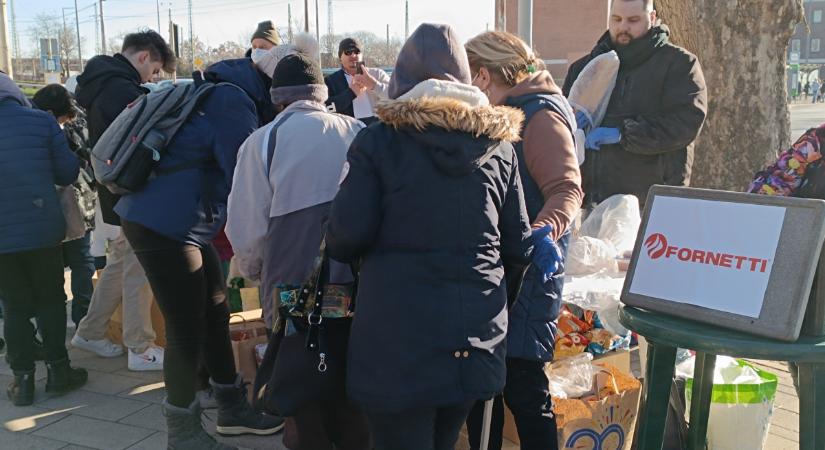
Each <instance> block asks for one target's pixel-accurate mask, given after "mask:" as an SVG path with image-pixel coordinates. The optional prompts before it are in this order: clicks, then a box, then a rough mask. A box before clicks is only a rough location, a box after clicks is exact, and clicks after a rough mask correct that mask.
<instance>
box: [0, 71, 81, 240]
mask: <svg viewBox="0 0 825 450" xmlns="http://www.w3.org/2000/svg"><path fill="white" fill-rule="evenodd" d="M12 90H17V92H12ZM21 95H22V93H20V92H19V89H17V87H16V86H9V85H6V84H5V83H4V84H3V86H2V87H0V253H16V252H23V251H28V250H36V249H40V248H45V247H52V246H56V245H58V244H60V242H61V241H62V240H63V238H64V237H65V234H66V221H65V219H64V218H63V211H62V210H61V208H60V201H59V199H58V196H57V191H56V189H55V185H60V186H66V185H69V184H71V183H72V182H74V181H75V180H76V179H77V174H78V169H79V161H78V159H77V157H75V155H74V154H73V153H72V152H71V150H69V144H68V142H67V141H66V137H65V136H64V134H63V131H62V130H61V129H60V126H58V125H57V121H55V119H54V117H53V116H52V115H51V114H49V113H47V112H43V111H39V110H36V109H32V108H30V107H29V106H24V105H23V104H22V103H21V101H20V99H19V98H20V96H21Z"/></svg>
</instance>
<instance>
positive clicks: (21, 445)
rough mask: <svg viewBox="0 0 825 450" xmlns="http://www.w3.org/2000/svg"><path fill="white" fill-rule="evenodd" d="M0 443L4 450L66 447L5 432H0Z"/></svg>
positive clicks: (41, 439)
mask: <svg viewBox="0 0 825 450" xmlns="http://www.w3.org/2000/svg"><path fill="white" fill-rule="evenodd" d="M0 443H2V447H3V448H4V449H10V450H11V449H13V450H57V449H59V448H62V447H65V446H66V443H65V442H62V441H59V440H54V439H49V438H46V437H40V436H33V435H31V434H28V433H13V432H11V431H6V430H0Z"/></svg>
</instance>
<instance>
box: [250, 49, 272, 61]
mask: <svg viewBox="0 0 825 450" xmlns="http://www.w3.org/2000/svg"><path fill="white" fill-rule="evenodd" d="M267 53H269V51H267V50H265V49H263V48H253V49H252V55H251V58H252V62H254V63H255V64H258V61H260V60H261V59H263V57H264V56H265V55H266V54H267Z"/></svg>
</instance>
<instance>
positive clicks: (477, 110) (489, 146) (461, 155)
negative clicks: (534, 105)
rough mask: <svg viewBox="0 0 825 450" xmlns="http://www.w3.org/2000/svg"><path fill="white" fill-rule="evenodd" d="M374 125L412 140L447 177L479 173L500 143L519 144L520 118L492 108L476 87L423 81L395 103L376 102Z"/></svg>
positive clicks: (519, 114) (502, 108) (515, 111)
mask: <svg viewBox="0 0 825 450" xmlns="http://www.w3.org/2000/svg"><path fill="white" fill-rule="evenodd" d="M375 112H376V116H377V117H378V119H379V120H380V121H381V122H382V123H384V124H386V125H388V126H390V127H392V128H394V129H395V130H397V131H399V132H401V133H402V135H403V136H405V137H406V138H409V139H412V140H415V141H417V142H419V143H420V144H422V145H423V146H424V148H426V149H427V150H428V151H429V154H430V156H431V157H432V158H433V162H434V163H435V164H436V166H438V167H439V169H441V170H442V171H443V172H445V173H447V174H448V175H450V176H463V175H466V174H468V173H470V172H472V171H474V170H476V169H477V168H479V167H481V165H482V164H484V163H485V162H486V161H487V160H488V159H489V158H490V156H491V155H492V153H494V152H495V150H496V149H497V147H498V146H499V145H500V144H501V142H502V141H510V142H513V141H518V140H519V132H520V131H521V124H522V122H523V121H524V114H523V113H522V112H521V110H519V109H516V108H510V107H506V106H490V104H489V102H488V100H487V97H486V96H485V95H484V94H483V93H482V92H481V91H480V90H479V89H478V88H476V87H473V86H470V85H466V84H463V83H456V82H452V81H444V80H434V79H431V80H426V81H423V82H421V83H419V84H418V85H416V86H415V87H414V88H413V89H411V90H410V91H409V92H407V93H406V94H404V95H402V96H401V97H399V98H398V99H396V100H388V101H383V102H379V103H378V105H377V106H376V109H375Z"/></svg>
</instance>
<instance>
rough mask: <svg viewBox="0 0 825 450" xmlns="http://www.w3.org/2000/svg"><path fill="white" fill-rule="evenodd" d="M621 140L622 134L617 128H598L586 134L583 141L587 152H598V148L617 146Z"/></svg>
mask: <svg viewBox="0 0 825 450" xmlns="http://www.w3.org/2000/svg"><path fill="white" fill-rule="evenodd" d="M621 140H622V132H621V131H619V129H618V128H603V127H599V128H596V129H595V130H593V131H591V132H590V133H587V139H585V141H584V148H586V149H589V150H598V149H599V147H601V146H602V145H605V144H618V143H619V141H621Z"/></svg>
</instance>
